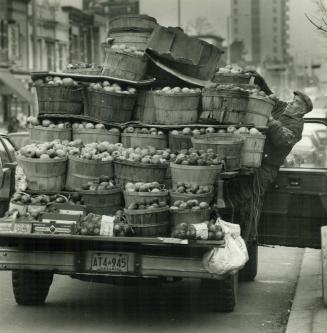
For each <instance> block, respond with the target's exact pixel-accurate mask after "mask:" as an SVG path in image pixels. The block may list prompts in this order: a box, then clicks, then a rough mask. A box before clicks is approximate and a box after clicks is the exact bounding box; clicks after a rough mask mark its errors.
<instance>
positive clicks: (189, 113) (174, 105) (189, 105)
mask: <svg viewBox="0 0 327 333" xmlns="http://www.w3.org/2000/svg"><path fill="white" fill-rule="evenodd" d="M200 95H201V94H200V93H174V94H167V93H165V92H155V93H154V105H155V109H156V123H158V124H164V125H175V124H195V123H196V122H197V120H198V116H199V114H198V112H199V104H200Z"/></svg>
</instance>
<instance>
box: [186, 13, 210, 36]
mask: <svg viewBox="0 0 327 333" xmlns="http://www.w3.org/2000/svg"><path fill="white" fill-rule="evenodd" d="M185 30H186V32H188V33H190V34H193V35H205V34H210V33H212V31H213V27H212V25H211V24H210V22H209V21H208V19H207V18H206V17H204V16H198V17H196V18H195V19H193V20H192V21H190V22H189V23H188V24H187V26H186V29H185Z"/></svg>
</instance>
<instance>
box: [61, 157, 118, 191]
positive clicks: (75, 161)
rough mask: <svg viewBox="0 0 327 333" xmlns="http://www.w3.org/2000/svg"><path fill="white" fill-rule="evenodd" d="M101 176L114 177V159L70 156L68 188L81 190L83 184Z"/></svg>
mask: <svg viewBox="0 0 327 333" xmlns="http://www.w3.org/2000/svg"><path fill="white" fill-rule="evenodd" d="M101 176H108V177H109V178H110V179H113V178H114V169H113V162H112V161H95V160H86V159H82V158H78V157H73V156H69V158H68V168H67V179H66V190H68V191H77V190H81V189H82V186H83V185H85V184H87V183H88V182H89V181H95V180H98V179H99V178H100V177H101Z"/></svg>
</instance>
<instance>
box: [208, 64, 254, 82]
mask: <svg viewBox="0 0 327 333" xmlns="http://www.w3.org/2000/svg"><path fill="white" fill-rule="evenodd" d="M213 82H217V83H220V84H228V83H234V84H251V83H252V82H254V75H253V74H252V73H251V72H249V71H247V70H244V69H243V68H241V67H239V66H233V65H227V66H225V67H221V68H219V70H218V72H216V74H215V76H214V78H213Z"/></svg>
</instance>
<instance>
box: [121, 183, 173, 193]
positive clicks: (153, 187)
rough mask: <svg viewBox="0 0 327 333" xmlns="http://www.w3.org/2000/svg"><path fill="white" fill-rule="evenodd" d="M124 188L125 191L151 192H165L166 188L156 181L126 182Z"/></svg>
mask: <svg viewBox="0 0 327 333" xmlns="http://www.w3.org/2000/svg"><path fill="white" fill-rule="evenodd" d="M125 190H126V192H151V193H159V192H167V190H165V189H164V187H163V185H160V184H159V183H158V182H152V183H141V182H138V183H126V185H125Z"/></svg>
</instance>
